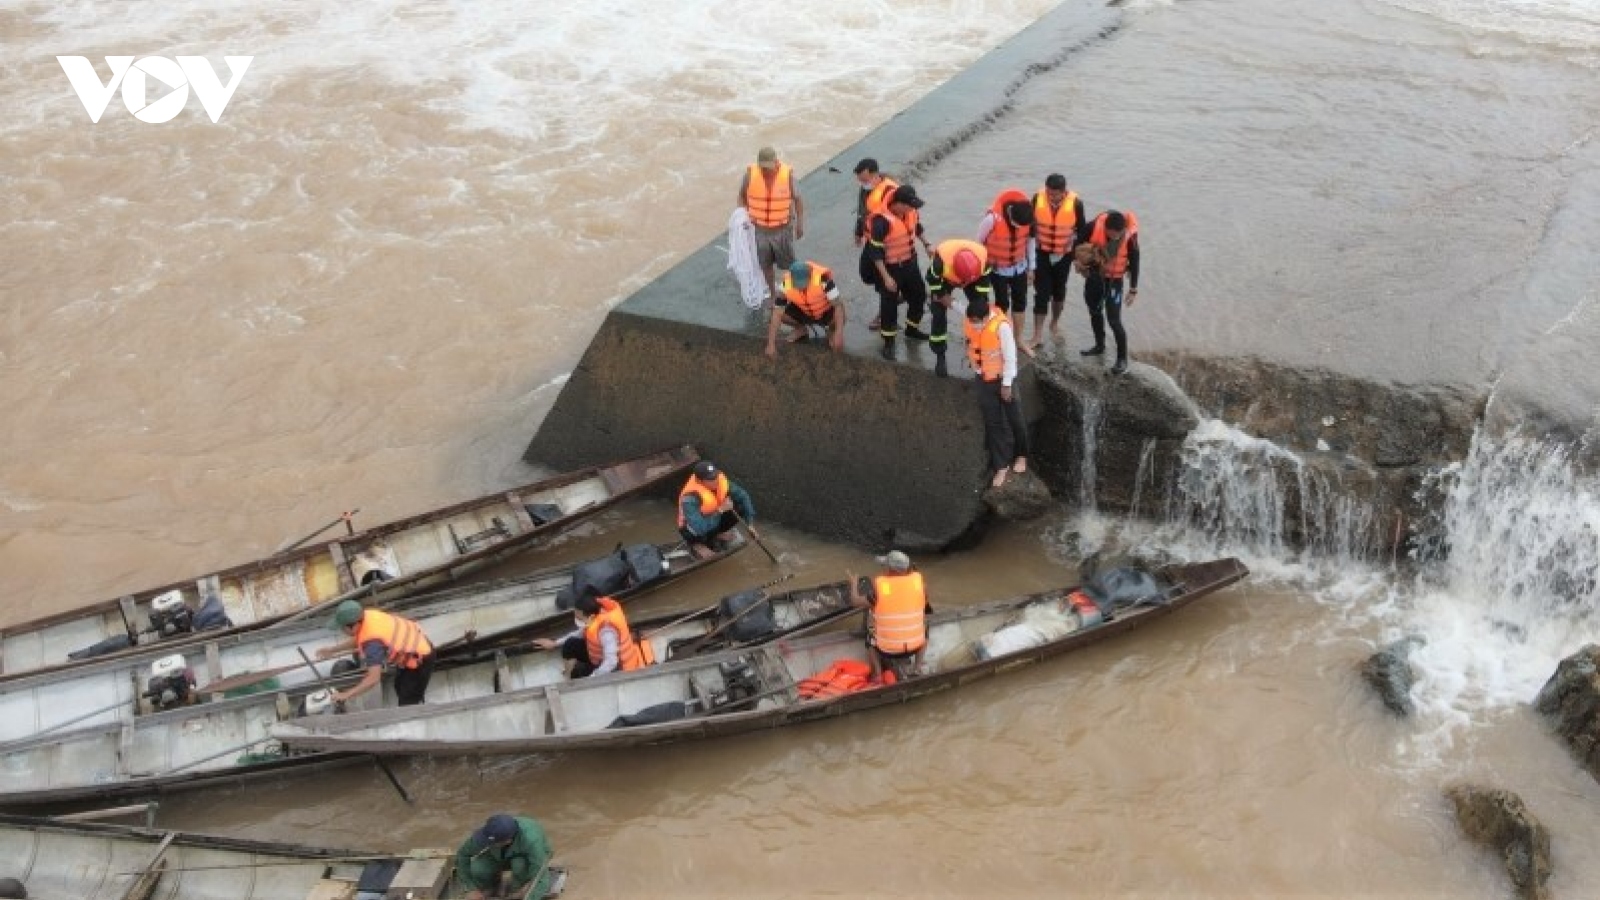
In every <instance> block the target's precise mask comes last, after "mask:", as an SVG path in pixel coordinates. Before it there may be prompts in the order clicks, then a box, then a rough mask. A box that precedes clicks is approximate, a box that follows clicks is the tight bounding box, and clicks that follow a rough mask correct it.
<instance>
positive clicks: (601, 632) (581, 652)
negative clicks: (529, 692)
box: [533, 591, 645, 678]
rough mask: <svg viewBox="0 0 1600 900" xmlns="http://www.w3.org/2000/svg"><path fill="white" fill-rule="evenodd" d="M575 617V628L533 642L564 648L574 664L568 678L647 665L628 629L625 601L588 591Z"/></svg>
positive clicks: (545, 647) (575, 609)
mask: <svg viewBox="0 0 1600 900" xmlns="http://www.w3.org/2000/svg"><path fill="white" fill-rule="evenodd" d="M572 620H573V624H574V625H575V627H574V628H573V629H572V630H571V631H569V632H567V633H566V634H564V635H562V636H561V637H559V638H555V639H551V638H536V639H534V641H533V646H534V647H536V648H538V649H540V650H555V649H558V648H559V649H560V650H561V658H562V659H564V660H569V661H570V662H571V663H572V668H571V669H570V670H568V672H567V676H568V677H570V678H588V677H590V676H592V675H604V674H606V673H607V672H632V671H633V670H635V669H642V668H644V666H645V657H644V653H643V651H642V650H641V649H640V647H639V644H638V642H637V641H635V640H634V639H633V631H632V630H630V629H629V628H628V617H627V615H626V614H624V613H623V611H622V604H620V603H618V602H617V601H615V600H613V599H611V598H610V597H596V596H595V595H594V594H591V593H589V592H588V591H585V592H584V593H582V594H581V595H579V596H578V599H577V601H576V602H575V603H574V604H573V606H572Z"/></svg>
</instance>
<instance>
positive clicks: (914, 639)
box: [849, 550, 933, 681]
mask: <svg viewBox="0 0 1600 900" xmlns="http://www.w3.org/2000/svg"><path fill="white" fill-rule="evenodd" d="M878 565H880V566H882V567H883V572H881V573H879V574H878V575H876V576H874V577H873V578H871V579H870V580H869V579H866V578H861V579H857V578H856V577H855V575H853V574H852V575H850V576H849V580H850V603H851V605H852V606H858V607H862V608H864V609H870V610H872V617H871V626H870V627H869V628H868V629H867V646H868V647H870V648H871V650H872V652H871V653H869V654H867V655H868V656H869V657H870V662H871V663H872V678H873V680H874V681H878V680H881V679H882V677H883V670H884V669H885V668H888V669H891V670H893V671H894V673H895V675H896V677H903V676H905V675H914V674H918V673H920V671H921V669H922V654H923V651H924V650H925V649H926V648H927V646H928V625H927V615H928V613H930V612H932V611H933V607H932V606H930V605H929V604H928V592H927V590H926V589H925V588H924V587H923V584H922V573H921V572H918V571H916V570H914V569H912V568H911V558H910V557H909V556H906V555H905V554H904V553H901V552H900V551H899V550H896V551H894V552H893V553H889V554H887V555H885V556H880V557H878ZM908 663H909V665H907V664H908Z"/></svg>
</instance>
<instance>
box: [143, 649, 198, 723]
mask: <svg viewBox="0 0 1600 900" xmlns="http://www.w3.org/2000/svg"><path fill="white" fill-rule="evenodd" d="M144 696H145V697H146V698H147V699H148V700H149V701H150V705H151V706H153V707H155V709H157V710H167V709H173V708H176V707H179V706H186V705H188V704H189V703H190V702H192V699H193V697H194V672H192V671H190V669H189V667H188V666H187V665H185V664H184V661H183V654H181V653H174V654H172V655H171V656H163V657H161V658H160V659H158V660H156V661H155V662H153V663H151V664H150V680H149V682H147V683H146V684H145V688H144Z"/></svg>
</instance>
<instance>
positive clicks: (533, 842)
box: [456, 813, 555, 900]
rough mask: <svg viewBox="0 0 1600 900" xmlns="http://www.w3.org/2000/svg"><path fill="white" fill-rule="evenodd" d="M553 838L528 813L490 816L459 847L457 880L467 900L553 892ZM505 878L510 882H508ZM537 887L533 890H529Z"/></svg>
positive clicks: (537, 895) (536, 895) (528, 895)
mask: <svg viewBox="0 0 1600 900" xmlns="http://www.w3.org/2000/svg"><path fill="white" fill-rule="evenodd" d="M553 855H555V851H554V850H552V849H551V848H550V838H549V837H547V836H546V835H545V833H544V827H543V826H542V825H540V824H539V823H538V822H536V821H534V820H533V819H531V818H529V817H527V816H508V815H505V814H504V813H501V814H499V815H493V816H490V817H489V821H487V822H484V823H483V827H482V828H479V829H477V830H476V831H474V832H472V834H470V835H467V839H466V840H465V841H463V842H462V844H461V847H460V849H458V850H456V880H457V881H458V882H459V883H460V884H461V886H462V887H463V888H465V889H466V893H465V894H464V895H463V896H464V897H465V898H466V900H484V898H486V897H523V896H527V897H544V896H546V895H547V894H549V892H550V857H551V856H553ZM502 881H507V882H509V884H507V885H504V889H502V884H501V882H502ZM530 888H533V890H529V889H530Z"/></svg>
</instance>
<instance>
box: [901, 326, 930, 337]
mask: <svg viewBox="0 0 1600 900" xmlns="http://www.w3.org/2000/svg"><path fill="white" fill-rule="evenodd" d="M905 334H906V340H908V341H925V340H927V339H928V335H927V332H924V331H923V330H922V329H921V328H918V327H917V326H916V325H907V326H906V332H905Z"/></svg>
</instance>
